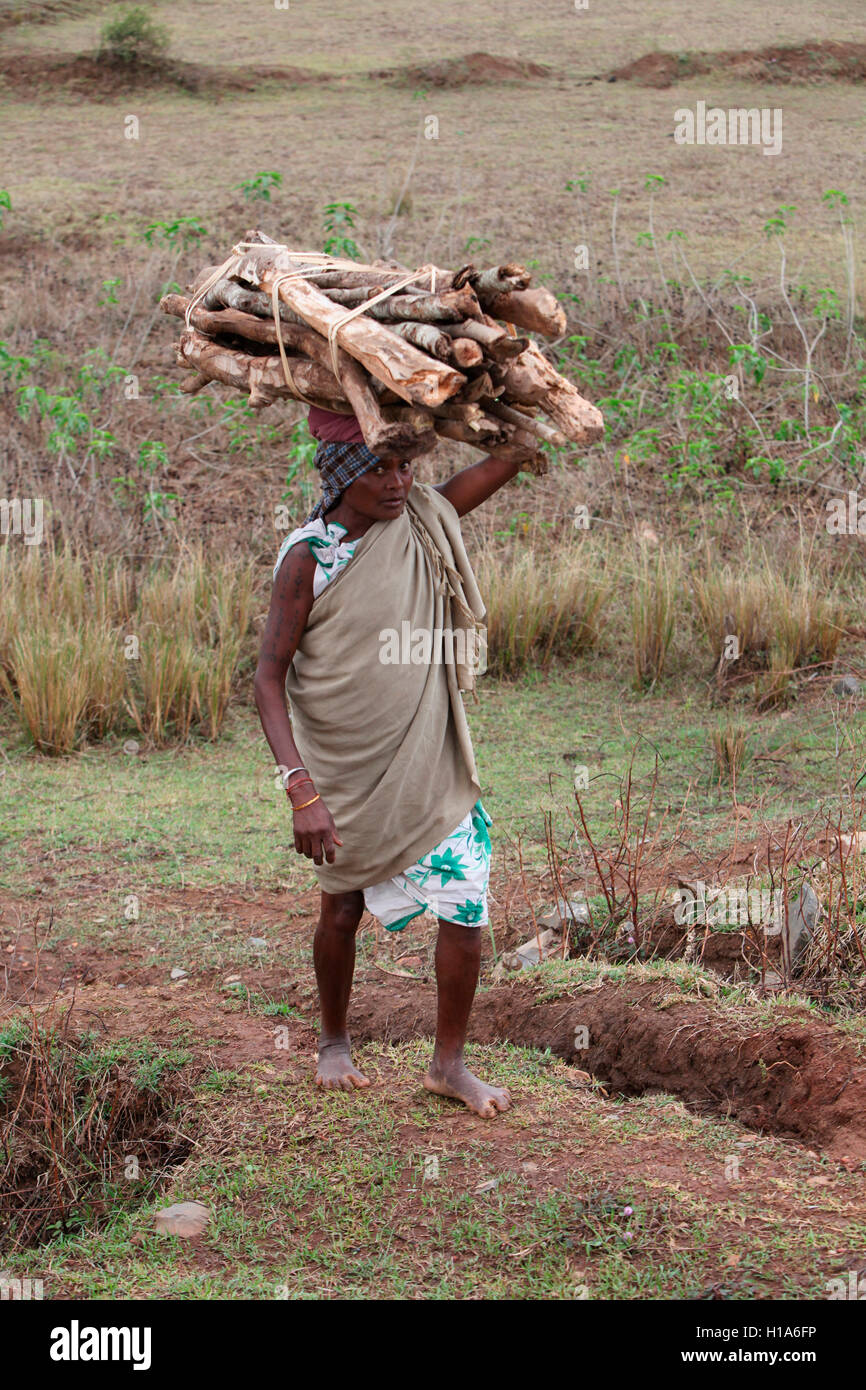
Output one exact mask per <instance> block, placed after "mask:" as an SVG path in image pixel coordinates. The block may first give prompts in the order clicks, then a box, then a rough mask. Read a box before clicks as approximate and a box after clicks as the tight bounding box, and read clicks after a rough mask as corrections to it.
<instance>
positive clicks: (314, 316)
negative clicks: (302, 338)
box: [237, 247, 466, 406]
mask: <svg viewBox="0 0 866 1390" xmlns="http://www.w3.org/2000/svg"><path fill="white" fill-rule="evenodd" d="M284 267H285V258H283V259H282V260H281V253H275V252H273V251H272V250H271V249H270V248H268V247H263V248H262V250H260V251H254V252H251V253H250V254H249V255H246V256H244V258H243V260H242V262H241V264H240V265H239V266H238V268H237V276H238V278H239V279H242V280H246V281H248V282H249V283H250V284H252V285H253V286H254V287H255V288H257V289H263V290H265V291H270V288H271V286H272V285H274V284H275V283H277V280H278V277H279V276H280V274H282V273H284ZM279 297H280V299H281V300H282V301H283V303H285V304H287V305H288V306H289V308H290V309H292V310H293V311H294V312H295V313H297V314H300V316H301V317H302V318H303V319H305V320H306V322H307V323H309V324H310V326H311V327H312V328H315V330H316V331H317V332H318V333H321V334H322V335H323V336H324V337H327V335H328V330H329V329H330V328H333V329H334V330H335V332H336V337H337V342H338V343H339V345H340V347H343V348H345V350H346V352H348V353H349V355H350V356H351V357H354V358H355V359H356V360H357V361H359V362H361V363H362V364H363V366H365V367H366V368H367V371H368V372H370V373H371V375H373V376H375V377H377V378H378V379H379V380H380V381H383V382H384V383H385V385H386V386H389V387H390V388H391V390H392V391H396V393H397V395H398V396H401V397H402V398H403V399H404V400H405V401H408V403H409V404H410V405H426V406H436V405H441V404H442V402H443V401H445V400H448V398H449V397H451V396H454V395H456V394H457V392H458V391H459V390H460V388H461V386H463V384H464V383H465V380H466V378H465V377H464V376H463V374H462V373H461V372H458V371H455V369H454V368H453V367H451V366H450V365H448V364H447V363H444V362H439V361H437V359H436V358H434V357H428V356H427V355H426V354H425V353H422V352H420V351H419V349H418V348H416V347H413V345H412V344H411V343H407V342H404V340H403V339H402V338H400V337H398V336H397V334H396V333H391V332H389V330H388V329H387V328H386V327H385V326H384V325H383V324H381V323H377V322H376V321H375V319H371V318H369V317H367V315H364V316H363V318H361V317H359V318H356V319H352V320H351V321H350V322H348V323H343V324H342V326H340V327H338V325H339V324H340V321H341V319H342V318H343V315H344V310H342V309H341V308H340V306H339V305H337V304H332V303H331V301H330V299H328V297H327V295H325V294H323V293H322V292H321V290H318V289H315V288H314V287H313V286H312V285H309V284H307V283H306V281H304V280H300V279H299V280H284V281H282V282H281V283H280V284H279Z"/></svg>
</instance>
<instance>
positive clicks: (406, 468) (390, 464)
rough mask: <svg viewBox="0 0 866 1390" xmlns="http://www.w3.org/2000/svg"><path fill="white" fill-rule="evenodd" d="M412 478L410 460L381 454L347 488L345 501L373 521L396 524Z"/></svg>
mask: <svg viewBox="0 0 866 1390" xmlns="http://www.w3.org/2000/svg"><path fill="white" fill-rule="evenodd" d="M413 474H414V467H413V464H412V461H411V460H410V459H403V458H397V457H395V456H394V455H393V454H382V455H380V456H379V457H378V458H377V460H376V462H375V464H372V465H371V467H369V468H368V469H366V471H365V472H364V473H362V474H361V476H360V477H359V478H356V479H355V481H354V482H353V483H351V484H350V485H349V487H347V488H346V490H345V492H344V493H343V501H344V502H347V503H348V504H349V506H350V507H352V508H353V509H354V510H355V511H356V512H359V513H360V515H361V516H365V517H371V518H372V519H373V520H374V521H388V520H393V518H394V517H397V516H400V515H401V514H402V512H403V508H404V507H405V505H406V498H407V497H408V495H409V489H410V488H411V486H412V478H413Z"/></svg>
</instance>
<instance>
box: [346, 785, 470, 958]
mask: <svg viewBox="0 0 866 1390" xmlns="http://www.w3.org/2000/svg"><path fill="white" fill-rule="evenodd" d="M492 824H493V822H492V820H491V818H490V816H488V814H487V812H486V811H485V809H484V807H483V806H482V804H481V802H480V800H479V801H476V803H475V805H474V806H473V807H472V810H471V811H467V813H466V815H465V816H464V817H463V819H462V821H461V822H460V824H459V825H458V826H457V828H456V830H452V832H451V834H450V835H446V836H445V839H444V840H440V841H439V844H438V845H435V846H434V848H433V849H431V850H430V852H429V853H428V854H424V855H422V856H421V858H420V859H419V860H418V862H417V863H416V864H412V865H411V867H410V868H408V869H404V870H403V872H402V873H401V874H395V875H394V877H393V878H389V879H386V880H385V882H384V883H376V884H374V885H373V887H372V888H365V889H364V905H365V907H366V908H367V911H368V912H370V913H372V915H373V916H374V917H378V919H379V921H380V922H381V923H382V926H383V927H385V928H387V930H388V931H402V930H403V928H404V927H405V926H406V924H407V923H408V922H411V920H412V918H413V917H418V916H420V914H421V913H422V912H431V913H432V914H433V916H434V917H442V918H444V920H445V921H446V922H459V923H461V924H462V925H463V926H467V927H484V926H486V925H487V884H488V881H489V878H490V835H489V834H488V830H487V827H488V826H489V825H492Z"/></svg>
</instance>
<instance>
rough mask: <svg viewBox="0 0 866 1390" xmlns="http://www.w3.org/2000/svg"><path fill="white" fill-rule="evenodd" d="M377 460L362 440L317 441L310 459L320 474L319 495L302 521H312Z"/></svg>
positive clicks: (321, 514)
mask: <svg viewBox="0 0 866 1390" xmlns="http://www.w3.org/2000/svg"><path fill="white" fill-rule="evenodd" d="M378 462H379V456H378V454H374V453H373V451H372V449H368V448H367V446H366V444H356V443H354V442H351V443H345V444H342V443H333V442H326V441H324V440H323V441H320V443H319V447H318V449H317V450H316V457H315V458H314V459H313V463H314V464H315V466H316V468H318V470H319V473H320V474H321V477H322V496H321V498H320V499H319V501H318V502H317V503H316V505H315V507H314V508H313V510H312V511H311V512H310V515H309V516H308V517H307V521H306V522H305V523H304V525H306V524H307V522H310V521H315V519H316V517H319V516H324V514H325V512H326V511H328V510H329V508H331V507H333V506H334V504H335V502H337V500H338V499H339V498H340V496H341V495H342V494H343V493H344V492H345V490H346V488H347V487H348V486H349V484H350V483H353V482H354V481H355V479H356V478H360V477H361V475H362V473H366V472H367V471H368V469H370V468H375V466H376V464H377V463H378Z"/></svg>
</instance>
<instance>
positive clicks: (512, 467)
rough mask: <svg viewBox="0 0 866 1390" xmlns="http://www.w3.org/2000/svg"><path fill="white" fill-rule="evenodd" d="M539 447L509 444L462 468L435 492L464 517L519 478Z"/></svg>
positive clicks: (438, 485) (439, 485)
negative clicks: (519, 474) (508, 483)
mask: <svg viewBox="0 0 866 1390" xmlns="http://www.w3.org/2000/svg"><path fill="white" fill-rule="evenodd" d="M535 451H536V446H535V445H533V447H531V448H524V447H523V446H521V445H516V444H515V445H507V446H505V447H504V448H501V449H498V450H497V451H496V453H495V454H488V455H487V457H486V458H483V459H482V460H481V461H480V463H473V464H470V465H469V467H468V468H461V470H460V472H459V473H454V474H453V475H452V477H450V478H448V479H446V481H445V482H444V483H437V484H436V487H435V491H436V492H441V493H442V495H443V497H447V499H448V501H449V502H450V503H451V505H452V507H453V508H454V510H455V511H456V513H457V515H458V516H465V515H466V513H467V512H471V511H472V510H473V508H475V507H480V505H481V503H482V502H486V501H487V499H488V497H492V496H493V494H494V492H498V490H499V488H501V487H504V485H505V484H506V483H507V482H510V481H511V479H512V478H516V477H517V474H518V473H519V472H520V469H521V467H522V466H523V464H524V463H526V461H527V459H529V458H532V457H534V455H535Z"/></svg>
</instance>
